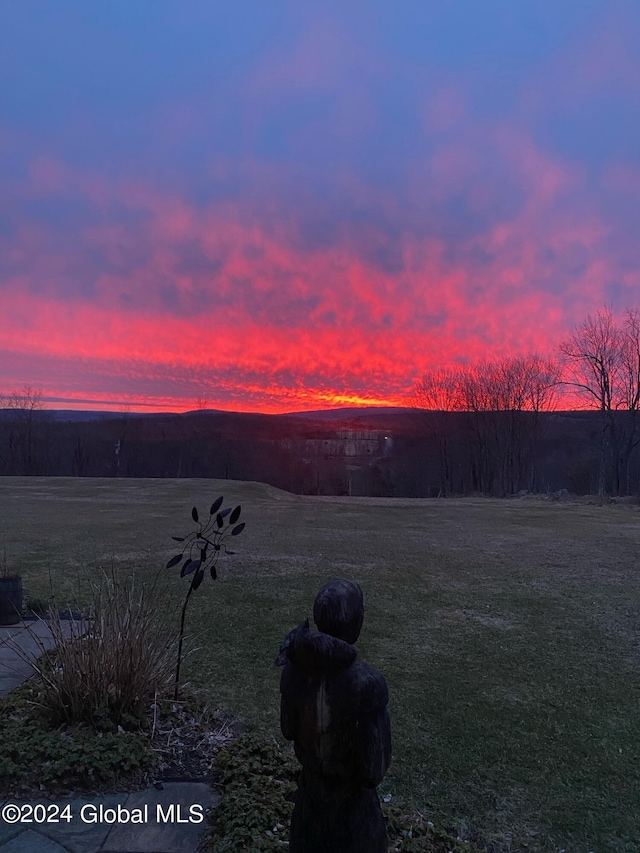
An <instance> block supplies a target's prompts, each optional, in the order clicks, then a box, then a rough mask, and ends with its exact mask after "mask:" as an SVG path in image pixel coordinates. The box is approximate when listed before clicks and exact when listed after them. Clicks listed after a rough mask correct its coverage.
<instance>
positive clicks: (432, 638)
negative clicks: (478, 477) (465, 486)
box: [0, 478, 640, 853]
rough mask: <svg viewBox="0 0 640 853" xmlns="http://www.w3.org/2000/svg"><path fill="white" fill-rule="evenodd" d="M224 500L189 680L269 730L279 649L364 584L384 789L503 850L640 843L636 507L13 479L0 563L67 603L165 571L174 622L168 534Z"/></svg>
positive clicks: (252, 486) (191, 626) (198, 596)
mask: <svg viewBox="0 0 640 853" xmlns="http://www.w3.org/2000/svg"><path fill="white" fill-rule="evenodd" d="M220 494H223V495H224V497H225V505H230V504H232V505H235V504H237V503H241V504H242V507H243V511H242V519H243V520H244V521H246V524H247V526H246V529H245V531H244V532H243V534H242V535H241V536H240V537H238V538H237V540H235V542H234V546H235V547H234V550H235V551H236V552H237V553H236V555H235V556H230V557H224V556H223V557H222V559H221V560H220V563H219V571H218V574H219V578H218V580H217V581H216V582H213V581H212V580H211V578H210V577H208V576H207V577H206V578H205V581H204V583H203V585H202V587H201V588H200V589H199V590H198V591H197V592H196V593H195V594H194V597H193V600H192V603H191V604H190V610H189V614H188V621H187V627H188V630H189V632H190V634H191V641H192V645H193V646H195V650H194V651H192V653H191V654H190V655H189V657H188V658H187V661H186V663H185V667H184V677H185V678H186V679H189V680H190V681H191V682H192V683H193V684H195V685H197V686H199V687H201V688H204V689H206V691H207V692H208V693H209V694H210V695H211V696H212V697H213V698H214V699H215V701H216V702H217V703H218V704H219V705H220V707H222V708H224V709H226V710H228V711H230V712H232V713H233V714H235V715H237V716H239V717H241V718H243V719H244V720H245V721H246V722H247V723H248V724H250V725H256V726H257V727H259V728H260V729H262V730H265V731H268V732H270V733H273V734H276V733H277V732H278V705H279V692H278V680H279V670H278V669H276V668H275V667H274V664H273V662H274V658H275V656H276V654H277V651H278V647H279V643H280V641H281V639H282V638H283V637H284V635H285V634H286V633H287V632H288V631H289V630H290V629H291V628H292V627H293V626H294V625H296V624H297V623H298V622H299V621H300V620H301V619H303V618H304V617H305V616H307V615H308V616H310V615H311V609H312V604H313V599H314V596H315V594H316V592H317V590H318V589H319V588H320V586H321V585H322V584H323V583H324V582H325V581H326V580H327V579H328V578H330V577H347V578H351V579H353V580H356V581H358V583H360V585H361V586H362V588H363V591H364V595H365V607H366V612H365V622H364V627H363V631H362V634H361V638H360V641H359V643H358V648H359V649H360V652H361V654H362V656H363V657H364V658H365V659H366V660H368V661H369V662H370V663H372V664H374V665H375V666H377V667H378V668H379V669H380V670H381V671H382V672H383V673H384V675H385V676H386V678H387V681H388V684H389V690H390V696H391V700H390V707H391V713H392V727H393V729H392V731H393V740H394V757H393V762H392V766H391V769H390V771H389V774H388V775H387V777H386V779H385V781H384V783H383V785H382V789H381V793H391V794H392V795H394V796H400V797H402V798H405V799H406V800H408V801H409V802H410V803H411V804H412V805H413V806H414V807H415V808H417V809H419V810H420V811H421V812H422V813H423V814H426V815H428V816H429V818H430V819H433V820H434V821H435V822H441V823H445V824H447V825H449V826H455V827H456V828H457V829H458V831H459V832H460V833H461V834H462V835H463V836H465V835H466V836H468V837H472V838H473V837H479V838H481V839H483V840H484V841H485V842H493V843H494V844H495V845H496V849H500V848H502V849H505V850H514V851H515V850H530V851H557V850H559V849H561V848H564V849H566V851H567V853H569V851H576V853H578V851H580V853H582V851H584V853H587V851H597V853H602V851H629V853H630V852H631V851H638V850H640V714H639V713H638V708H639V707H640V592H639V586H640V569H639V562H640V561H639V559H638V557H639V555H640V508H638V507H634V506H588V505H582V504H577V503H551V502H548V501H544V500H542V499H536V498H517V499H513V500H504V501H499V500H490V499H471V498H469V499H460V500H403V499H395V500H394V499H391V498H389V499H387V498H384V499H383V498H380V499H374V498H327V497H322V498H319V497H301V496H297V495H292V494H289V493H287V492H282V491H279V490H277V489H274V488H271V487H269V486H265V485H263V484H260V483H243V482H234V481H225V480H213V481H212V480H115V479H114V480H107V479H98V480H95V479H65V478H0V551H1V550H2V549H3V548H6V554H7V560H8V561H10V562H11V563H12V564H16V563H17V564H19V566H20V568H21V570H22V573H23V576H24V585H25V591H26V592H27V594H29V595H32V596H39V597H46V596H47V595H48V593H49V586H50V583H51V585H52V586H53V590H54V592H55V595H56V601H57V603H58V604H59V605H61V606H62V605H63V604H64V605H66V604H68V603H69V604H71V603H75V601H76V600H79V601H80V603H81V602H82V600H83V598H84V597H85V596H86V590H87V579H88V578H89V577H90V576H92V575H94V576H95V575H96V573H98V572H99V571H100V568H101V567H102V568H104V569H110V567H111V566H112V565H114V566H115V568H116V570H117V571H118V572H122V573H129V572H130V571H132V570H133V571H135V573H136V575H137V576H138V577H140V578H141V579H149V580H151V579H152V578H153V577H155V575H156V574H157V572H158V569H160V570H161V576H162V579H163V583H164V582H166V584H167V596H168V597H169V598H170V601H171V604H172V606H171V607H167V619H168V620H173V619H177V613H176V610H175V607H174V606H173V605H175V606H177V605H178V603H179V602H180V600H181V597H182V595H183V594H184V593H185V592H186V584H187V580H186V579H185V580H181V579H180V578H179V570H178V569H164V568H163V567H164V565H165V564H166V562H167V559H168V558H169V557H170V556H171V555H172V554H174V553H177V549H176V548H175V545H176V543H173V542H172V540H171V535H176V536H179V535H184V533H185V532H187V531H188V530H190V529H192V527H193V526H194V525H193V522H192V520H191V507H192V506H194V505H195V506H197V507H198V508H199V509H200V510H201V511H208V507H209V505H210V504H211V502H212V501H213V499H214V498H216V497H217V496H218V495H220ZM172 624H174V623H172Z"/></svg>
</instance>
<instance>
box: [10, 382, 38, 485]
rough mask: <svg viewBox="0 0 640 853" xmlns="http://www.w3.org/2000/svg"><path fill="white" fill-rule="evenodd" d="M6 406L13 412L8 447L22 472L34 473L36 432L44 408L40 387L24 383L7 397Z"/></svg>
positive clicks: (35, 464)
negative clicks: (20, 388) (12, 426)
mask: <svg viewBox="0 0 640 853" xmlns="http://www.w3.org/2000/svg"><path fill="white" fill-rule="evenodd" d="M7 408H8V409H9V410H10V411H12V412H13V413H14V418H13V421H14V429H13V431H12V433H11V435H10V437H9V447H10V450H11V452H12V455H13V456H14V457H17V458H19V460H20V462H21V463H22V473H23V474H26V475H31V474H35V473H36V466H37V461H36V450H37V448H36V433H37V425H38V423H39V422H40V420H41V417H40V413H41V412H42V411H43V410H44V409H45V404H44V402H43V400H42V389H40V388H32V387H31V386H30V385H25V386H24V388H22V390H21V391H14V392H13V393H12V394H10V395H9V397H8V398H7Z"/></svg>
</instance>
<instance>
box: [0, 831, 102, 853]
mask: <svg viewBox="0 0 640 853" xmlns="http://www.w3.org/2000/svg"><path fill="white" fill-rule="evenodd" d="M0 850H2V853H67V851H66V850H65V849H64V847H61V846H60V845H59V844H56V842H55V841H51V840H50V839H49V838H45V837H44V835H40V833H39V832H34V831H33V830H32V829H26V830H24V831H23V832H21V833H20V835H16V837H15V838H12V839H11V841H7V842H6V844H3V845H1V846H0ZM87 853H90V851H87Z"/></svg>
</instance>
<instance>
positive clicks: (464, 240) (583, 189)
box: [0, 0, 640, 412]
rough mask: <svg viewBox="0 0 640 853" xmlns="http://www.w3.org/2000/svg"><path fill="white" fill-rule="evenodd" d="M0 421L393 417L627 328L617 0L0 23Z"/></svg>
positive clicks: (42, 10)
mask: <svg viewBox="0 0 640 853" xmlns="http://www.w3.org/2000/svg"><path fill="white" fill-rule="evenodd" d="M0 66H1V67H0V71H1V75H2V76H1V79H0V87H1V89H0V124H1V133H2V152H1V161H0V168H1V173H0V181H1V186H0V192H1V198H0V204H1V224H0V240H1V244H0V252H1V266H0V392H2V391H4V392H8V391H11V390H13V389H14V388H20V387H22V386H24V385H30V386H33V387H36V388H41V389H42V391H43V395H44V397H45V399H46V400H47V402H48V405H50V406H53V407H57V408H69V407H72V406H75V407H79V408H102V409H107V408H115V409H118V408H123V407H126V406H129V407H130V408H131V409H132V410H134V411H136V410H139V411H143V410H144V411H154V410H175V411H180V410H185V409H191V408H194V407H195V401H196V400H197V399H198V398H206V399H207V400H208V405H209V406H210V407H212V408H220V409H233V410H239V411H262V412H282V411H299V410H304V409H320V408H330V407H332V406H338V405H340V406H352V405H365V404H371V405H402V404H403V403H404V401H405V399H406V396H407V395H408V394H409V393H410V392H411V388H412V386H413V383H414V380H415V379H416V377H417V376H418V375H419V374H420V373H421V371H424V370H425V369H429V368H440V367H446V366H452V365H456V364H464V363H467V362H472V361H474V360H476V359H480V358H491V357H492V356H503V355H509V354H516V353H523V354H524V353H530V352H539V353H541V354H545V355H547V354H554V353H555V352H556V350H557V345H558V343H559V342H560V341H561V340H562V338H563V337H565V336H566V335H567V333H568V332H569V331H570V330H571V328H572V327H573V326H574V325H575V324H576V323H578V322H579V321H580V320H581V319H583V318H584V316H585V315H586V314H587V313H589V312H593V311H596V310H598V309H599V308H601V307H602V306H603V305H604V304H605V303H611V304H612V306H613V309H614V311H616V312H620V311H622V309H624V308H625V307H631V306H640V3H638V2H637V0H629V2H617V0H517V2H514V0H501V2H498V0H482V2H480V0H416V2H412V0H403V2H393V0H362V1H361V2H360V0H340V2H333V1H332V0H322V2H320V0H314V2H305V0H291V2H280V0H247V2H244V0H234V2H229V0H224V2H222V0H220V2H219V1H218V0H55V2H51V0H0Z"/></svg>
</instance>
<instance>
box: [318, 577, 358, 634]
mask: <svg viewBox="0 0 640 853" xmlns="http://www.w3.org/2000/svg"><path fill="white" fill-rule="evenodd" d="M313 619H314V621H315V623H316V625H317V626H318V630H319V631H322V632H323V633H325V634H330V635H331V636H332V637H337V638H338V639H340V640H344V641H345V642H346V643H355V641H356V640H357V639H358V635H359V634H360V629H361V628H362V620H363V619H364V598H363V596H362V590H361V589H360V587H359V586H358V584H357V583H355V582H354V581H347V580H343V579H342V578H333V579H332V580H330V581H329V582H328V583H326V584H325V585H324V586H323V587H322V589H321V590H320V592H319V593H318V595H317V596H316V600H315V602H314V605H313Z"/></svg>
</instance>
